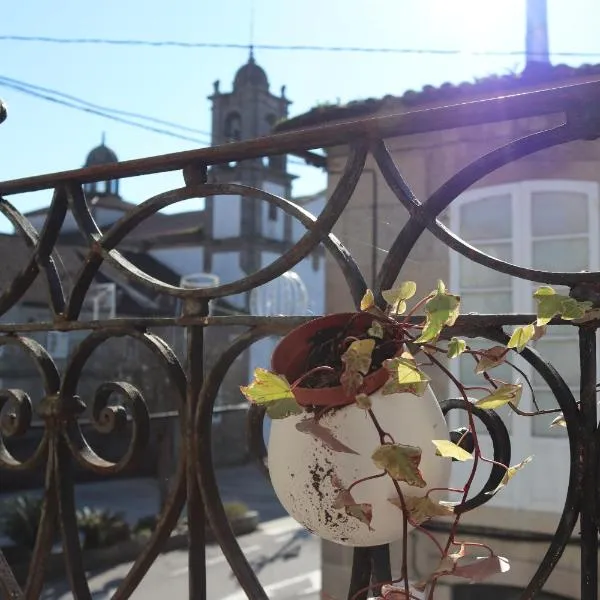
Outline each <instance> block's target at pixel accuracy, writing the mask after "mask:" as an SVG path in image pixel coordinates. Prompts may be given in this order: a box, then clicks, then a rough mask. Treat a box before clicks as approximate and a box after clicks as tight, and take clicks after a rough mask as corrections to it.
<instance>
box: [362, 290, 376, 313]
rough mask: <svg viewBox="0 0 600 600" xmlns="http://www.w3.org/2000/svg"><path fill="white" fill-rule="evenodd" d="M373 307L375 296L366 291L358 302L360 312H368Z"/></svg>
mask: <svg viewBox="0 0 600 600" xmlns="http://www.w3.org/2000/svg"><path fill="white" fill-rule="evenodd" d="M373 306H375V296H374V295H373V292H372V291H371V290H367V291H366V292H365V295H364V296H363V298H362V300H361V301H360V310H369V309H370V308H372V307H373Z"/></svg>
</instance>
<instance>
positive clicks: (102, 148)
mask: <svg viewBox="0 0 600 600" xmlns="http://www.w3.org/2000/svg"><path fill="white" fill-rule="evenodd" d="M116 162H119V159H118V158H117V155H116V154H115V153H114V152H113V151H112V150H111V149H110V148H109V147H108V146H106V145H104V142H102V144H100V145H99V146H97V147H96V148H94V149H93V150H92V151H91V152H90V153H89V154H88V155H87V158H86V160H85V166H86V167H95V166H97V165H107V164H110V163H116Z"/></svg>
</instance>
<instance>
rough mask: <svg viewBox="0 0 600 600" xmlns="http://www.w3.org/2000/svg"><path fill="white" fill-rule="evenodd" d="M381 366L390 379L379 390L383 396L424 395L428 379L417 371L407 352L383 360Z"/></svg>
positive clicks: (415, 364)
mask: <svg viewBox="0 0 600 600" xmlns="http://www.w3.org/2000/svg"><path fill="white" fill-rule="evenodd" d="M383 366H384V367H385V368H386V369H387V370H388V371H389V373H390V378H389V379H388V380H387V381H386V382H385V385H384V386H383V388H382V389H381V393H382V394H383V395H384V396H387V395H389V394H398V393H408V394H415V395H416V396H422V395H423V394H424V393H425V390H426V389H427V386H428V385H429V377H427V375H425V373H423V372H422V371H421V370H419V368H418V367H417V363H416V362H415V359H414V358H413V357H412V355H411V354H410V353H409V352H403V353H402V356H400V357H395V358H388V359H387V360H384V361H383Z"/></svg>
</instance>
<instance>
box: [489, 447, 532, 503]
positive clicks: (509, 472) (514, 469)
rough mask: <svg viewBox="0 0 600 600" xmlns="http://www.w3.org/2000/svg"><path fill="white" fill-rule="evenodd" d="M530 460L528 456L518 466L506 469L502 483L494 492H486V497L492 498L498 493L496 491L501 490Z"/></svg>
mask: <svg viewBox="0 0 600 600" xmlns="http://www.w3.org/2000/svg"><path fill="white" fill-rule="evenodd" d="M532 460H533V456H528V457H527V458H526V459H525V460H524V461H522V462H520V463H519V464H517V465H514V466H513V467H509V468H508V469H506V473H505V474H504V477H503V478H502V481H501V482H500V483H499V484H498V487H497V488H496V489H495V490H492V491H491V492H486V493H487V494H488V496H493V495H494V494H496V493H498V491H499V490H501V489H502V488H503V487H504V486H505V485H506V484H507V483H508V482H509V481H510V480H511V479H512V478H513V477H514V476H515V475H516V474H517V472H518V471H520V470H521V469H522V468H523V467H524V466H525V465H528V464H529V463H530V462H531V461H532Z"/></svg>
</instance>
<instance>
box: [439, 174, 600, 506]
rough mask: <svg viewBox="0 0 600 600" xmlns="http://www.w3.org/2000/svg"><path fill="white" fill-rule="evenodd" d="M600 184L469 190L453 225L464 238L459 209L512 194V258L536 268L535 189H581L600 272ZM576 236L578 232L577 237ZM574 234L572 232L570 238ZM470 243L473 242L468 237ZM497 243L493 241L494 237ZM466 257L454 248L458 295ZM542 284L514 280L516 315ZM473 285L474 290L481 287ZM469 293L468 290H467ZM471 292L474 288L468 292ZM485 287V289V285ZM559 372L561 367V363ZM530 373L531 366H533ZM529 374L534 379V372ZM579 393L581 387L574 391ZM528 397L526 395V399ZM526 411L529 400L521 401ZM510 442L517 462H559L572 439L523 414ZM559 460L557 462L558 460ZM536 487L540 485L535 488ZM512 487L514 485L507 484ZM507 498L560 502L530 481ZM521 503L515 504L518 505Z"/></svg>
mask: <svg viewBox="0 0 600 600" xmlns="http://www.w3.org/2000/svg"><path fill="white" fill-rule="evenodd" d="M599 187H600V186H599V184H598V183H597V182H592V181H573V180H558V179H556V180H529V181H522V182H516V183H511V184H502V185H496V186H487V187H481V188H476V189H473V190H469V191H467V192H464V193H463V194H462V195H461V196H460V197H459V198H457V199H456V200H455V201H454V202H453V203H452V205H451V206H450V209H449V221H450V228H451V230H452V231H453V232H455V234H456V235H458V236H460V230H461V227H460V216H461V215H460V210H461V207H463V206H464V205H465V204H469V203H473V202H477V201H478V200H484V199H486V198H489V197H490V196H500V195H509V196H510V203H511V211H512V212H511V214H512V220H511V234H512V244H511V246H512V260H511V262H512V263H514V264H517V265H519V266H522V267H528V268H529V267H531V261H532V248H533V240H534V239H539V237H540V236H533V235H532V231H531V218H532V194H533V193H534V192H548V191H550V192H565V193H568V192H571V193H581V194H584V195H586V196H587V198H588V228H587V241H588V264H589V266H588V268H589V270H592V271H597V270H600V268H599V267H600V215H599V212H600V211H599V208H600V202H599V200H600V197H599ZM576 235H577V234H574V235H573V237H575V236H576ZM570 237H571V234H569V238H570ZM550 238H556V239H560V235H556V236H548V239H550ZM467 241H468V240H467ZM487 241H488V240H477V241H473V242H472V244H473V245H477V244H478V243H486V242H487ZM490 242H492V240H490ZM460 259H461V255H459V254H458V253H457V252H455V251H454V250H450V251H449V267H450V273H449V278H448V280H449V287H450V289H451V290H453V291H455V292H456V293H459V294H460V293H461V286H460V280H459V277H460V272H459V265H460ZM538 285H543V284H537V283H536V282H529V281H527V280H522V279H519V278H511V297H512V311H514V312H517V313H529V312H534V306H533V305H534V302H533V299H532V289H535V287H537V286H538ZM476 289H477V288H474V289H473V291H476ZM464 291H465V293H466V292H467V290H464ZM469 291H471V290H469ZM481 291H485V290H484V288H481ZM450 366H451V369H452V371H453V373H454V374H458V365H457V364H456V363H455V362H454V361H453V362H451V363H450ZM558 368H559V371H560V365H558ZM529 371H531V370H529ZM527 375H528V376H529V377H531V375H532V373H531V372H528V373H527ZM574 391H575V393H576V390H574ZM524 400H525V398H524ZM522 408H523V409H524V410H527V409H528V408H529V406H528V405H527V401H525V403H523V404H522ZM459 418H460V415H456V416H453V415H452V413H451V416H450V426H451V427H455V426H456V425H457V423H458V419H459ZM511 445H512V449H513V462H517V461H518V460H521V459H523V458H525V456H527V455H529V454H534V455H537V456H539V457H541V458H542V460H543V462H544V464H546V461H548V464H558V462H559V461H560V460H562V459H563V458H564V457H565V456H568V448H567V446H568V440H567V439H566V436H542V435H539V434H538V435H535V434H534V432H533V420H532V419H527V418H525V417H523V418H514V416H513V419H512V433H511ZM553 461H554V462H553ZM534 487H535V486H534ZM508 488H510V486H508ZM508 488H507V490H506V492H505V493H504V495H503V496H502V497H500V495H499V497H498V498H496V499H494V504H496V505H498V506H503V505H505V506H515V505H521V504H523V503H525V505H528V506H529V507H530V508H536V509H538V510H552V511H554V510H556V509H557V503H558V504H560V503H561V502H562V498H561V499H558V500H549V497H550V494H549V492H548V491H547V490H545V491H543V490H542V491H540V492H539V494H538V493H537V492H534V491H532V489H530V488H531V486H530V485H525V483H523V486H521V485H516V486H514V487H513V489H512V490H510V489H508ZM515 503H516V504H515Z"/></svg>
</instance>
